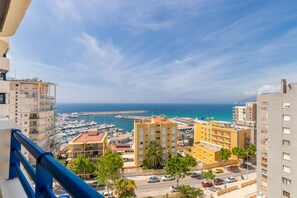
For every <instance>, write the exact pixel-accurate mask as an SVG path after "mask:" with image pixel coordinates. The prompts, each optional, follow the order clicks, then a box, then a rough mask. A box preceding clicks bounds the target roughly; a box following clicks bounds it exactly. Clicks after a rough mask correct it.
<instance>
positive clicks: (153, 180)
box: [147, 176, 160, 183]
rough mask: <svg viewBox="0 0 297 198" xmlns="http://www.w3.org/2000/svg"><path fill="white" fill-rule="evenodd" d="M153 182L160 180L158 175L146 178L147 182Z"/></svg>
mask: <svg viewBox="0 0 297 198" xmlns="http://www.w3.org/2000/svg"><path fill="white" fill-rule="evenodd" d="M154 182H160V179H159V177H157V176H152V177H150V178H148V179H147V183H154Z"/></svg>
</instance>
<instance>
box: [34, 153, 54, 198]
mask: <svg viewBox="0 0 297 198" xmlns="http://www.w3.org/2000/svg"><path fill="white" fill-rule="evenodd" d="M44 155H52V154H51V153H43V154H41V155H40V156H39V157H38V159H37V160H36V175H37V177H36V186H35V197H38V198H39V197H44V196H43V193H44V192H45V191H46V189H45V188H49V189H50V190H52V189H53V177H52V175H50V174H49V172H47V170H46V169H45V168H44V167H43V166H42V165H41V164H40V160H41V158H42V157H43V156H44Z"/></svg>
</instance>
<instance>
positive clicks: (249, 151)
mask: <svg viewBox="0 0 297 198" xmlns="http://www.w3.org/2000/svg"><path fill="white" fill-rule="evenodd" d="M256 152H257V148H256V146H255V145H254V144H250V145H249V146H248V148H247V149H246V153H247V156H248V157H252V156H254V155H255V154H256Z"/></svg>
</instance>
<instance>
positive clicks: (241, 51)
mask: <svg viewBox="0 0 297 198" xmlns="http://www.w3.org/2000/svg"><path fill="white" fill-rule="evenodd" d="M296 9H297V4H296V2H294V1H272V0H271V1H257V0H255V1H248V0H246V1H222V0H205V1H199V0H196V1H194V0H192V1H190V0H183V1H179V0H174V1H173V0H162V1H160V0H147V1H140V0H129V1H123V0H118V1H115V0H109V1H106V0H87V1H78V0H51V1H46V0H38V1H32V3H31V5H30V7H29V9H28V10H27V14H26V16H25V18H24V19H23V21H22V23H21V25H20V27H19V29H18V31H17V33H16V34H15V36H14V37H13V38H12V39H11V50H10V54H9V57H10V58H11V73H10V75H11V76H12V77H13V76H14V75H15V74H16V76H17V78H32V77H39V78H41V79H43V80H44V81H52V82H56V83H58V88H57V99H58V102H110V103H117V102H120V103H123V102H124V103H130V102H140V103H147V102H148V103H167V102H168V103H233V102H236V101H238V100H241V99H243V98H249V97H251V96H254V95H256V94H257V93H258V92H259V91H274V90H277V89H278V84H279V81H280V79H281V78H286V79H287V80H288V81H291V82H293V81H297V12H296Z"/></svg>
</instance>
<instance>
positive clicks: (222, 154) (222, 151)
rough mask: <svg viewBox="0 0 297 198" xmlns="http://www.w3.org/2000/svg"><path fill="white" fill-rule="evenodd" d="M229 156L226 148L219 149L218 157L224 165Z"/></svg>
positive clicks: (229, 152) (229, 153)
mask: <svg viewBox="0 0 297 198" xmlns="http://www.w3.org/2000/svg"><path fill="white" fill-rule="evenodd" d="M230 156H231V151H230V150H229V149H227V148H221V149H220V151H219V157H220V159H221V160H222V161H223V162H224V163H225V164H226V162H227V161H228V159H229V158H230Z"/></svg>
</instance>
